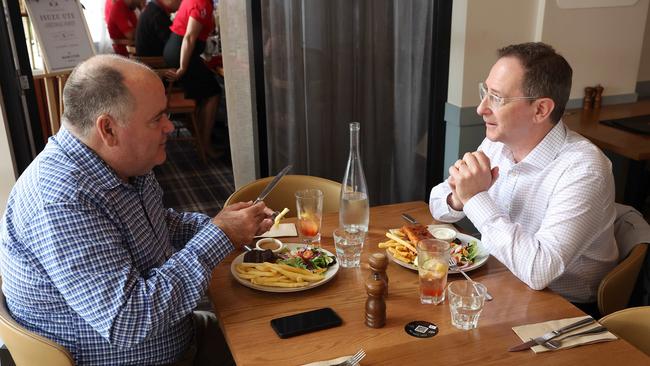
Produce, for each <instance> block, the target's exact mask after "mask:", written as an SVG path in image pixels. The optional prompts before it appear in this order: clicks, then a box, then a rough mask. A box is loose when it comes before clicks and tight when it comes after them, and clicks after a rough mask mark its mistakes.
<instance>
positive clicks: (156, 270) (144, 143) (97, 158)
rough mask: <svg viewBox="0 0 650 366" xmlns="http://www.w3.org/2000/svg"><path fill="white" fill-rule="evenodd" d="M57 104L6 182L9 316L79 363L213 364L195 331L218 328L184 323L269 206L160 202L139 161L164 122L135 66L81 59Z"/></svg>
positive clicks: (161, 97) (0, 225) (152, 77)
mask: <svg viewBox="0 0 650 366" xmlns="http://www.w3.org/2000/svg"><path fill="white" fill-rule="evenodd" d="M63 103H64V109H65V112H64V114H63V126H62V129H61V130H60V131H59V132H58V133H57V134H56V136H53V137H52V138H50V140H49V142H48V144H47V146H46V147H45V149H44V150H43V152H42V153H41V154H39V156H38V157H37V158H36V159H35V160H34V161H33V162H32V164H31V165H30V166H29V167H28V168H27V169H26V170H25V172H24V173H23V174H22V175H21V177H20V178H19V179H18V181H17V182H16V185H15V187H14V188H13V190H12V192H11V194H10V197H9V200H8V204H7V208H6V212H5V215H4V217H3V219H2V221H1V222H0V260H1V263H0V265H1V268H2V290H3V292H4V294H5V296H6V299H7V305H8V307H9V309H10V311H11V313H12V316H13V317H14V318H15V319H16V320H17V321H18V322H19V323H20V324H22V325H23V326H25V327H26V328H28V329H30V330H33V331H35V332H37V333H39V334H41V335H43V336H45V337H47V338H50V339H52V340H54V341H56V342H57V343H59V344H61V345H63V346H64V347H66V348H67V349H68V350H69V351H70V352H71V353H72V355H73V356H74V359H75V362H76V363H77V364H79V365H165V364H177V365H180V364H192V362H194V364H206V363H202V362H200V361H198V360H199V359H200V358H201V356H202V355H203V356H205V355H207V356H208V357H207V359H208V360H210V361H215V362H214V363H217V362H216V360H217V359H218V357H217V356H218V355H217V354H218V353H219V352H218V351H217V347H218V346H219V345H217V344H214V343H215V342H212V343H211V344H207V347H204V346H205V345H206V342H205V339H204V338H205V337H207V336H205V337H204V335H205V334H206V332H208V333H209V332H212V334H211V335H210V337H212V338H210V339H214V337H218V336H220V334H216V335H215V332H217V333H218V325H217V326H216V328H215V326H214V325H215V324H214V322H215V320H214V319H208V321H205V319H206V318H205V316H203V317H201V319H203V321H200V322H197V321H196V319H197V317H196V316H194V315H193V309H194V308H195V306H196V305H197V303H198V301H199V300H200V299H201V296H202V295H203V294H204V293H205V291H206V288H207V286H208V282H209V281H210V273H211V272H212V270H213V268H214V267H215V266H216V265H217V264H218V263H219V261H221V260H222V259H223V258H224V257H225V256H226V255H228V253H230V252H231V251H233V250H234V249H235V247H238V246H241V245H243V244H244V243H247V242H250V241H251V240H252V239H253V236H254V235H256V234H260V233H262V232H264V231H266V230H268V229H269V228H270V226H271V224H272V222H271V219H270V214H271V213H272V211H271V210H269V209H268V208H266V207H265V206H264V204H263V203H258V204H255V205H253V204H252V203H250V202H249V203H240V204H235V205H232V206H230V207H227V208H224V209H223V210H222V211H221V212H220V213H219V214H217V215H216V216H215V217H213V218H210V217H208V216H205V215H202V214H199V213H179V212H176V211H174V210H171V209H164V208H163V206H162V191H161V188H160V186H159V185H158V183H157V181H156V179H155V177H154V175H153V173H152V171H151V170H152V168H153V167H154V166H156V165H159V164H162V163H163V162H164V161H165V158H166V155H165V141H166V139H167V135H168V134H169V133H170V132H171V131H172V130H173V126H172V123H171V122H170V121H169V119H168V118H167V115H166V114H165V110H166V103H167V102H166V97H165V90H164V87H163V85H162V83H161V82H160V79H159V78H158V76H157V75H156V74H155V73H154V72H153V71H151V70H150V69H148V68H147V67H146V66H143V65H141V64H138V63H136V62H133V61H130V60H128V59H125V58H121V57H119V56H108V55H104V56H96V57H93V58H91V59H90V60H88V61H86V62H84V63H82V64H81V65H79V66H78V67H77V68H76V69H75V70H74V71H73V72H72V74H71V75H70V78H69V79H68V81H67V84H66V86H65V89H64V92H63ZM203 315H205V314H203ZM206 327H207V329H208V331H206V329H205V328H206ZM215 329H217V331H215ZM221 339H222V338H221ZM221 343H223V344H221V346H223V347H224V349H225V350H224V351H223V353H227V351H226V350H227V347H226V346H225V342H223V339H222V341H221ZM208 348H209V349H208ZM202 351H207V352H202ZM225 357H227V356H225Z"/></svg>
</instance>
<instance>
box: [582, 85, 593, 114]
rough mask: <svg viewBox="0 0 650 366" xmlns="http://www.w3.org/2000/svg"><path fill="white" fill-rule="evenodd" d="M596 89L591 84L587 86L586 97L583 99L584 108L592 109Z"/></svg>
mask: <svg viewBox="0 0 650 366" xmlns="http://www.w3.org/2000/svg"><path fill="white" fill-rule="evenodd" d="M595 93H596V90H595V89H594V88H592V87H590V86H588V87H586V88H585V97H584V99H583V100H582V109H591V108H592V106H593V102H594V94H595Z"/></svg>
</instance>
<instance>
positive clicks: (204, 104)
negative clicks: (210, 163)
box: [163, 0, 221, 158]
mask: <svg viewBox="0 0 650 366" xmlns="http://www.w3.org/2000/svg"><path fill="white" fill-rule="evenodd" d="M169 28H170V29H171V31H172V33H171V35H170V36H169V39H168V40H167V43H166V44H165V50H164V52H163V57H164V59H165V62H166V63H167V65H168V66H169V67H175V68H177V70H176V72H175V73H174V75H172V77H173V78H175V79H180V80H181V83H182V84H183V86H184V88H185V96H186V97H187V98H190V99H194V100H196V101H197V107H198V122H199V129H200V130H201V131H199V132H198V135H199V137H200V143H201V144H202V145H203V149H204V151H205V152H206V153H207V154H208V156H209V157H211V158H215V157H216V156H218V154H217V153H216V151H215V149H214V147H213V146H212V145H211V144H210V136H211V132H212V127H213V126H214V120H215V118H216V114H217V108H218V107H219V95H220V93H221V87H220V86H219V83H218V81H217V76H216V74H215V73H214V72H212V71H211V70H210V69H209V68H208V67H207V66H206V65H205V63H204V62H203V59H202V58H201V53H202V52H203V50H204V49H205V42H206V40H207V38H208V36H209V35H210V33H211V32H212V31H213V30H214V16H213V5H212V0H183V2H181V6H180V8H179V9H178V11H177V12H176V16H175V17H174V22H173V23H172V25H171V27H169Z"/></svg>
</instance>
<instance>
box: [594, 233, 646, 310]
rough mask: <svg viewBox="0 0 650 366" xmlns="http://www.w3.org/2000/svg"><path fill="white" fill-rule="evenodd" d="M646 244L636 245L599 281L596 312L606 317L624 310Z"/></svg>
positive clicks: (639, 269)
mask: <svg viewBox="0 0 650 366" xmlns="http://www.w3.org/2000/svg"><path fill="white" fill-rule="evenodd" d="M647 250H648V244H646V243H641V244H637V245H636V246H635V247H634V249H632V251H631V252H630V254H629V255H628V256H627V258H625V259H624V260H623V261H622V262H621V263H619V264H618V265H617V266H616V267H614V269H612V270H611V271H610V272H609V273H608V274H607V275H606V276H605V277H604V278H603V279H602V280H601V281H600V286H599V287H598V311H600V314H601V315H607V314H610V313H613V312H615V311H618V310H621V309H625V307H626V306H627V304H628V303H629V301H630V295H632V291H633V290H634V285H635V284H636V280H637V277H638V276H639V272H640V271H641V266H642V265H643V261H644V260H645V255H646V251H647Z"/></svg>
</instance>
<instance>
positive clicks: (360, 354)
mask: <svg viewBox="0 0 650 366" xmlns="http://www.w3.org/2000/svg"><path fill="white" fill-rule="evenodd" d="M364 357H366V351H364V350H363V348H362V349H360V350H359V351H357V353H355V354H354V356H352V357H350V358H348V359H347V360H345V361H343V362H341V363H337V364H335V365H332V366H355V365H358V364H359V361H361V360H362V359H363V358H364Z"/></svg>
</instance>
